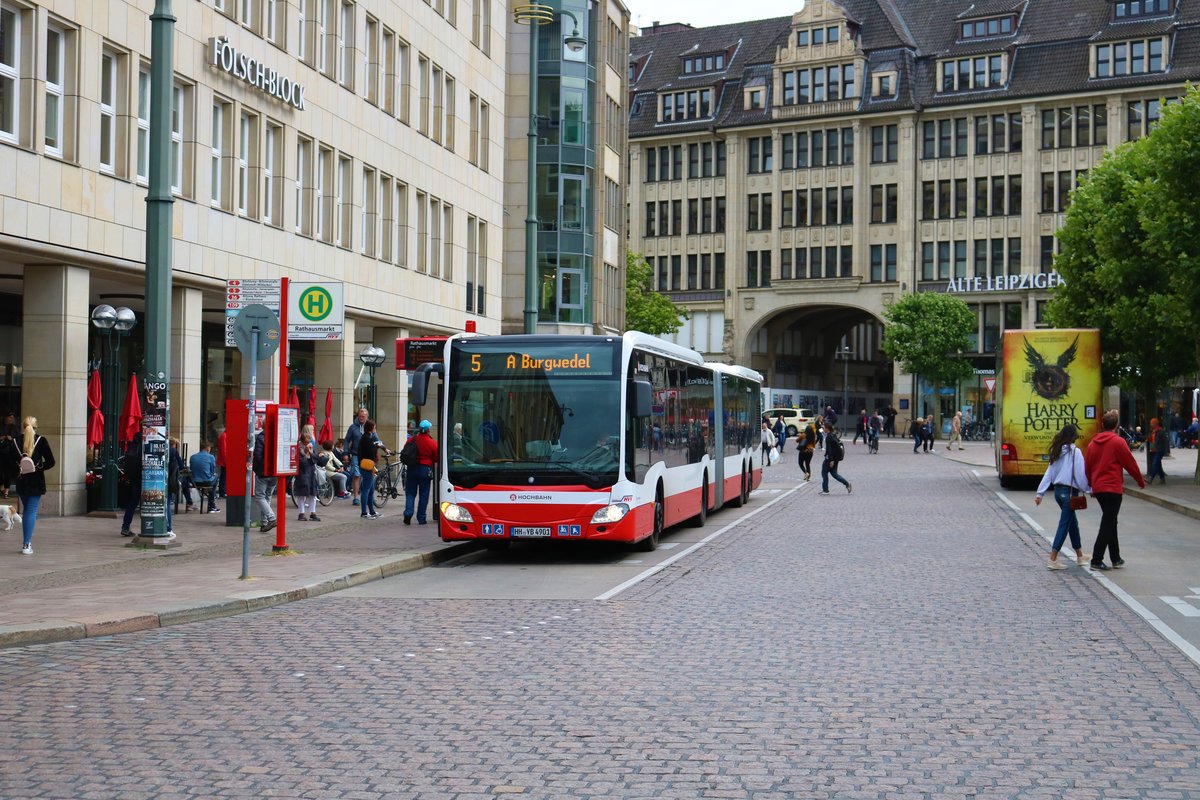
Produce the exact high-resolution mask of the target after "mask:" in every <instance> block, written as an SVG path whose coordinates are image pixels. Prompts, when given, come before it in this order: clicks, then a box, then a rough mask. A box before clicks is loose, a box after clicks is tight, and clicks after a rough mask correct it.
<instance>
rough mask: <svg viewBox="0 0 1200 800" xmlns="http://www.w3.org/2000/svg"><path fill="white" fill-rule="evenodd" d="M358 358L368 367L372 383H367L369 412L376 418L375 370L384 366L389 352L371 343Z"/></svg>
mask: <svg viewBox="0 0 1200 800" xmlns="http://www.w3.org/2000/svg"><path fill="white" fill-rule="evenodd" d="M358 360H359V361H361V362H362V363H363V366H364V367H366V368H367V374H368V376H369V377H370V383H369V384H368V385H367V413H368V414H370V415H371V419H375V370H376V369H378V368H379V367H381V366H383V362H384V361H386V360H387V353H385V352H383V349H382V348H379V347H376V346H375V345H373V344H369V345H367V346H366V347H364V348H363V349H362V350H360V351H359V353H358Z"/></svg>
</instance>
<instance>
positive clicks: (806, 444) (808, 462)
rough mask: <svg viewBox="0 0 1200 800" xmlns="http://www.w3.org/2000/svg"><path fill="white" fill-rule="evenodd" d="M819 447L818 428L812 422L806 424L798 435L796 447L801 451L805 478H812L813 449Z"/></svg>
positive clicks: (801, 464) (801, 462) (809, 479)
mask: <svg viewBox="0 0 1200 800" xmlns="http://www.w3.org/2000/svg"><path fill="white" fill-rule="evenodd" d="M816 447H817V429H816V427H815V426H814V425H813V424H812V423H811V422H810V423H808V424H807V425H805V426H804V430H803V431H802V432H801V433H800V435H799V436H797V437H796V449H797V450H799V451H800V456H799V458H800V471H801V472H803V473H804V480H806V481H811V480H812V457H813V451H814V450H815V449H816Z"/></svg>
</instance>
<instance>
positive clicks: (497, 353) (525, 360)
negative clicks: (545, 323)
mask: <svg viewBox="0 0 1200 800" xmlns="http://www.w3.org/2000/svg"><path fill="white" fill-rule="evenodd" d="M620 346H621V342H620V340H619V339H605V338H601V337H567V336H564V337H556V339H555V340H554V341H552V342H547V341H546V339H545V338H542V337H539V338H538V339H526V338H524V337H519V336H509V337H496V338H487V339H484V338H480V339H462V340H456V341H454V343H453V344H452V346H451V351H450V371H449V378H448V381H447V383H448V390H449V392H450V396H449V398H448V399H449V415H448V419H447V429H448V430H450V431H451V434H450V437H449V438H450V441H449V447H448V449H447V456H448V468H447V477H448V479H449V480H450V482H451V483H453V484H454V485H456V486H463V487H468V488H470V487H474V486H478V485H480V484H501V485H521V486H554V485H558V486H564V485H580V484H582V485H585V486H588V487H591V488H601V487H603V486H610V485H612V484H613V483H615V482H616V481H617V479H618V475H619V468H620V440H621V430H622V427H623V426H622V419H623V414H622V413H621V370H620V352H621V350H620Z"/></svg>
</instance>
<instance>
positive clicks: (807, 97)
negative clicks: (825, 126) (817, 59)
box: [781, 63, 858, 106]
mask: <svg viewBox="0 0 1200 800" xmlns="http://www.w3.org/2000/svg"><path fill="white" fill-rule="evenodd" d="M781 78H782V89H783V95H782V100H781V102H782V104H783V105H785V106H791V105H807V104H808V103H826V102H830V101H834V100H843V99H844V100H849V99H851V98H854V97H857V96H858V88H857V86H856V85H855V74H854V64H853V63H849V64H831V65H829V66H827V67H812V68H810V69H797V70H788V71H787V72H784V73H783V74H782V76H781Z"/></svg>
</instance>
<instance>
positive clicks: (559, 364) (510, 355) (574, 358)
mask: <svg viewBox="0 0 1200 800" xmlns="http://www.w3.org/2000/svg"><path fill="white" fill-rule="evenodd" d="M457 355H458V358H457V359H454V361H455V364H456V372H457V373H458V374H459V375H460V376H461V375H470V376H479V375H527V374H529V373H542V374H545V375H559V376H566V375H571V376H586V375H603V376H610V375H612V374H613V349H612V348H611V347H600V348H586V349H585V348H581V347H578V346H571V345H549V346H545V347H538V348H535V349H524V348H522V349H513V348H511V347H505V348H497V349H495V350H492V349H491V348H487V349H484V348H479V349H476V348H475V347H472V348H470V349H469V350H468V349H465V348H464V349H463V350H462V351H460V352H459V353H458V354H457Z"/></svg>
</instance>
